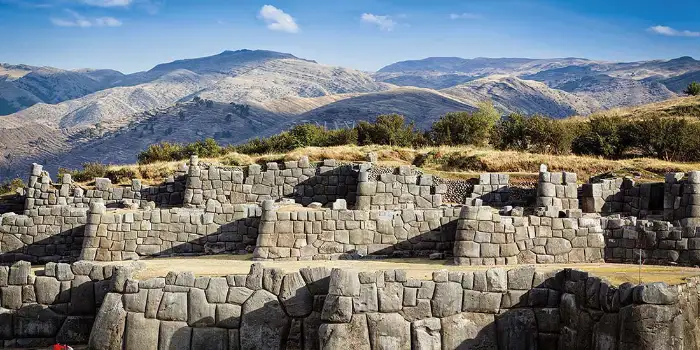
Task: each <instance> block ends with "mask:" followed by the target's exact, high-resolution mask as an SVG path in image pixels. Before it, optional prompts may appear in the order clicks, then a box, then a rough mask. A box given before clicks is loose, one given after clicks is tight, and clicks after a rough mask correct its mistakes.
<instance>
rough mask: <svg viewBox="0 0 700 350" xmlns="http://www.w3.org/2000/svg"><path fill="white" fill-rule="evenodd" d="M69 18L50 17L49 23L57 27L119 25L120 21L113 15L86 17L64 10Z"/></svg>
mask: <svg viewBox="0 0 700 350" xmlns="http://www.w3.org/2000/svg"><path fill="white" fill-rule="evenodd" d="M66 12H68V14H70V16H69V17H70V18H67V19H66V18H51V23H53V24H54V25H56V26H59V27H80V28H90V27H119V26H121V25H122V22H121V21H120V20H118V19H116V18H114V17H96V18H87V17H85V16H83V15H81V14H79V13H77V12H75V11H71V10H66Z"/></svg>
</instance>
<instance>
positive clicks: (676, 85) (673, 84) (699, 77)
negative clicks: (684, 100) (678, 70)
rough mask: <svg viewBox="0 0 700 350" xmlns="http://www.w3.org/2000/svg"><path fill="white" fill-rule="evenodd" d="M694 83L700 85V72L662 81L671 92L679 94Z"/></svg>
mask: <svg viewBox="0 0 700 350" xmlns="http://www.w3.org/2000/svg"><path fill="white" fill-rule="evenodd" d="M692 82H698V83H700V70H698V71H694V72H688V73H685V74H681V75H678V76H675V77H672V78H668V79H664V80H662V83H663V84H664V85H666V87H667V88H668V89H669V90H671V91H673V92H675V93H677V94H682V93H683V90H685V89H686V88H687V87H688V84H690V83H692Z"/></svg>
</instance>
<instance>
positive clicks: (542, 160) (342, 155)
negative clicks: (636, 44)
mask: <svg viewBox="0 0 700 350" xmlns="http://www.w3.org/2000/svg"><path fill="white" fill-rule="evenodd" d="M597 115H618V116H622V117H628V118H638V117H648V116H653V115H661V116H673V117H685V118H693V119H695V120H697V119H698V118H700V96H696V97H680V98H676V99H672V100H668V101H663V102H658V103H652V104H648V105H644V106H638V107H633V108H625V109H613V110H609V111H605V112H600V113H598V114H597ZM585 120H586V119H584V118H582V117H573V118H568V119H566V121H568V122H572V123H575V122H581V121H585ZM368 152H376V153H377V154H378V155H379V162H380V164H383V165H400V164H415V165H417V166H419V167H420V168H421V169H423V170H424V171H427V172H432V173H435V174H437V175H440V176H443V177H446V178H471V177H475V175H476V174H478V173H483V172H505V173H510V174H512V175H513V176H512V178H513V179H514V181H518V180H519V179H522V180H524V181H525V182H531V181H533V180H534V178H535V175H536V174H537V171H538V169H539V165H540V164H547V165H548V166H549V168H550V169H551V170H553V171H573V172H576V173H577V174H578V175H579V181H587V180H588V179H589V178H590V177H591V176H595V175H599V174H605V173H613V174H615V175H628V174H634V175H636V176H637V177H638V178H639V180H640V181H659V180H662V178H663V174H664V173H666V172H674V171H678V172H687V171H690V170H698V169H700V163H678V162H667V161H663V160H659V159H651V158H633V159H624V160H608V159H602V158H598V157H586V156H575V155H567V156H558V155H548V154H534V153H526V152H514V151H498V150H494V149H490V148H476V147H468V146H464V147H428V148H421V149H410V148H400V147H391V146H354V145H348V146H338V147H323V148H319V147H307V148H301V149H297V150H294V151H292V152H289V153H287V154H265V155H252V156H249V155H243V154H236V153H232V154H228V155H226V156H224V157H221V158H218V159H205V160H204V161H206V162H214V163H219V164H225V165H247V164H252V163H265V162H267V161H279V160H292V159H298V158H300V157H301V156H303V155H308V156H309V157H310V159H311V160H317V161H318V160H323V159H328V158H333V159H337V160H343V161H363V160H365V156H366V154H367V153H368ZM183 162H185V161H184V160H183V161H178V162H166V163H154V164H148V165H121V166H112V168H113V169H118V168H124V167H127V168H131V169H134V170H136V171H137V172H138V173H139V174H141V177H143V178H144V179H146V180H149V181H153V182H157V181H160V179H162V178H163V177H164V176H165V175H166V174H168V173H171V172H172V171H174V169H176V168H177V166H178V165H179V164H182V163H183Z"/></svg>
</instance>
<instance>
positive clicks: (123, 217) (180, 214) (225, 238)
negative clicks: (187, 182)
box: [80, 200, 261, 261]
mask: <svg viewBox="0 0 700 350" xmlns="http://www.w3.org/2000/svg"><path fill="white" fill-rule="evenodd" d="M260 215H261V209H260V207H259V206H257V205H254V204H236V205H233V204H223V205H221V204H219V203H218V202H215V201H213V200H210V201H209V205H207V207H206V209H204V210H203V209H187V208H171V209H152V210H138V211H133V210H117V211H107V210H106V208H105V206H104V205H103V204H101V203H92V204H91V205H90V215H89V218H88V220H87V225H86V227H85V238H84V239H83V246H82V251H81V254H80V258H81V259H84V260H99V261H119V260H129V259H138V258H140V257H146V256H158V255H194V254H205V253H224V252H226V253H234V254H237V253H247V252H250V251H252V250H253V247H254V246H255V241H256V239H257V235H258V222H259V218H260Z"/></svg>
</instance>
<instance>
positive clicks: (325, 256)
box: [254, 201, 460, 260]
mask: <svg viewBox="0 0 700 350" xmlns="http://www.w3.org/2000/svg"><path fill="white" fill-rule="evenodd" d="M459 211H460V208H459V207H442V208H436V209H401V210H395V211H390V210H348V209H345V208H338V209H336V208H333V209H331V208H319V209H309V208H304V207H297V206H285V207H282V208H278V207H277V206H276V205H275V204H274V203H273V202H272V201H266V202H264V203H263V215H262V217H261V222H260V234H259V235H258V240H257V244H256V248H255V252H254V258H256V259H260V260H282V259H289V260H329V259H330V260H334V259H359V258H366V257H373V258H380V257H415V256H424V257H427V256H429V255H431V254H438V256H440V257H443V256H445V255H447V256H449V255H451V253H452V242H453V241H454V234H455V227H456V220H457V217H458V215H459Z"/></svg>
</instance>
